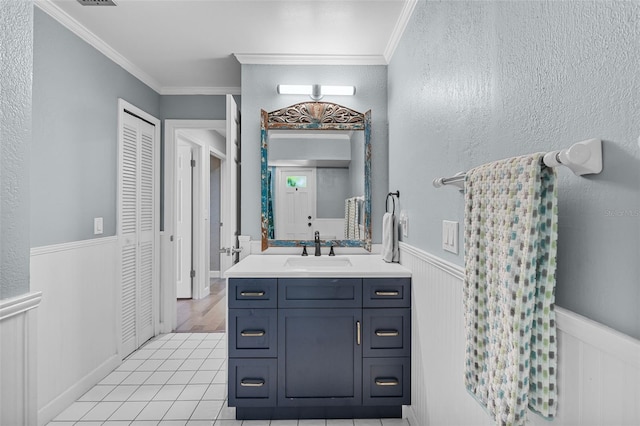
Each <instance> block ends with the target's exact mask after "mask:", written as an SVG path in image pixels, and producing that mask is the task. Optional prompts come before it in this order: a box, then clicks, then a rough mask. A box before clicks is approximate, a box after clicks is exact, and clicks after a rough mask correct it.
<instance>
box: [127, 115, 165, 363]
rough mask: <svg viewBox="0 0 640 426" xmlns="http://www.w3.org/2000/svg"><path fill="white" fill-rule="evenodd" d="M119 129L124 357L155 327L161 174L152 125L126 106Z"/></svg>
mask: <svg viewBox="0 0 640 426" xmlns="http://www.w3.org/2000/svg"><path fill="white" fill-rule="evenodd" d="M119 132H120V135H119V141H120V142H119V173H118V174H119V182H120V183H119V209H118V210H119V215H118V216H119V220H118V235H119V241H120V249H121V251H120V253H121V272H120V276H121V280H122V281H121V282H122V284H121V292H120V294H121V296H120V297H121V315H120V321H121V323H120V324H121V344H122V353H121V355H122V357H123V358H124V357H125V356H127V355H128V354H130V353H131V352H133V351H134V350H135V349H137V348H138V347H139V346H140V345H142V343H144V342H145V341H147V340H148V339H150V338H151V337H153V335H154V332H155V315H156V314H157V312H156V311H155V309H154V306H155V305H156V298H157V291H158V290H157V287H156V283H157V281H158V279H157V278H158V271H157V268H158V263H157V259H156V257H157V254H158V251H157V248H156V243H155V241H156V238H155V235H156V232H157V231H156V229H157V226H156V223H157V209H156V208H155V207H156V201H157V182H158V178H157V167H156V162H157V159H156V153H157V151H156V146H155V145H156V140H155V139H156V128H155V126H154V124H152V123H150V122H148V121H146V120H144V119H142V118H140V117H138V116H136V115H134V114H132V113H130V112H128V111H127V110H123V111H122V112H121V122H120V129H119Z"/></svg>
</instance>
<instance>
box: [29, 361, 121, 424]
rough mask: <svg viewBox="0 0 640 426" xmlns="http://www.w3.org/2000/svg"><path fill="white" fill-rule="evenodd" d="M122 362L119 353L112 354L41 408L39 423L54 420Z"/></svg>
mask: <svg viewBox="0 0 640 426" xmlns="http://www.w3.org/2000/svg"><path fill="white" fill-rule="evenodd" d="M120 363H121V362H120V357H119V356H118V355H112V356H111V357H109V358H108V359H107V360H105V361H104V362H103V363H102V364H100V365H99V366H98V367H97V368H95V369H94V370H93V371H91V372H90V373H89V374H87V375H86V376H84V377H82V378H81V379H80V380H78V381H77V382H76V383H74V385H73V386H71V387H69V388H68V389H67V390H65V391H64V392H62V393H61V394H60V395H58V396H57V397H56V398H55V399H53V400H52V401H51V402H49V403H48V404H47V405H45V406H44V407H42V408H40V409H39V410H38V425H44V424H47V423H48V422H49V421H51V420H53V418H54V417H56V416H57V415H58V414H60V413H62V412H63V411H64V410H65V409H66V408H67V407H69V406H70V405H71V404H73V403H74V401H76V400H77V399H78V398H79V397H81V396H82V395H84V393H85V392H87V391H88V390H89V389H91V388H92V387H93V386H95V384H96V383H98V382H100V380H102V379H104V378H105V377H106V376H107V375H109V373H111V372H112V371H113V370H115V369H116V368H117V367H118V366H119V365H120Z"/></svg>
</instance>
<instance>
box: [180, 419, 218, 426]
mask: <svg viewBox="0 0 640 426" xmlns="http://www.w3.org/2000/svg"><path fill="white" fill-rule="evenodd" d="M212 425H213V420H189V421H188V422H187V424H186V426H212Z"/></svg>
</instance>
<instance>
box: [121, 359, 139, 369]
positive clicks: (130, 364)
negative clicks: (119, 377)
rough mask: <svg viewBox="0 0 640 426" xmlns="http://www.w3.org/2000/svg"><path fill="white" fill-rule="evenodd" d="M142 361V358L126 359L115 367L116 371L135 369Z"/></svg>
mask: <svg viewBox="0 0 640 426" xmlns="http://www.w3.org/2000/svg"><path fill="white" fill-rule="evenodd" d="M143 362H144V360H143V359H127V360H125V361H124V362H123V363H122V364H120V366H119V367H118V368H116V371H135V370H136V369H137V368H138V367H140V365H141V364H142V363H143Z"/></svg>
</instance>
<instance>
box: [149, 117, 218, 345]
mask: <svg viewBox="0 0 640 426" xmlns="http://www.w3.org/2000/svg"><path fill="white" fill-rule="evenodd" d="M188 129H197V130H215V131H216V132H218V133H220V134H223V135H224V134H226V120H165V121H164V136H165V147H164V154H165V158H164V231H163V234H164V238H163V239H162V243H161V247H160V249H161V252H160V256H161V259H162V264H163V269H162V276H161V280H160V282H161V290H160V294H161V298H162V302H161V315H160V317H161V318H160V320H161V321H160V322H161V332H162V333H170V332H171V331H173V330H174V329H175V327H176V326H177V317H176V287H175V273H176V272H175V271H176V253H175V244H174V242H173V241H172V240H173V239H174V238H173V237H174V236H175V230H176V228H177V222H176V220H177V219H176V158H177V137H176V136H177V132H179V131H180V130H188ZM181 137H184V135H181ZM185 139H188V140H189V141H190V142H192V143H194V144H195V145H196V146H195V147H194V158H195V159H196V167H195V169H194V215H193V233H194V241H193V247H194V254H193V255H194V270H196V277H195V278H194V285H193V298H194V299H196V298H200V297H204V296H205V295H203V294H201V293H202V288H203V287H205V285H204V284H203V283H208V282H209V267H208V259H206V253H207V252H208V250H207V249H206V247H207V245H208V244H209V238H210V237H209V233H207V232H205V231H206V229H207V226H209V223H208V222H209V203H207V202H206V201H207V200H208V199H209V179H208V175H209V157H210V156H211V155H213V156H214V157H217V158H219V159H220V162H221V169H222V171H224V169H225V167H226V161H225V160H226V155H225V153H224V152H222V151H220V150H218V149H216V148H215V147H212V146H205V144H204V143H202V142H201V141H196V140H194V139H190V138H185ZM205 173H206V176H205ZM196 182H197V184H196ZM196 187H197V189H196ZM220 191H221V196H222V195H223V194H224V193H225V181H224V179H222V181H221V188H220ZM220 215H221V218H220V220H221V221H225V220H226V217H225V209H222V211H221V212H220ZM205 265H206V267H205Z"/></svg>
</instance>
